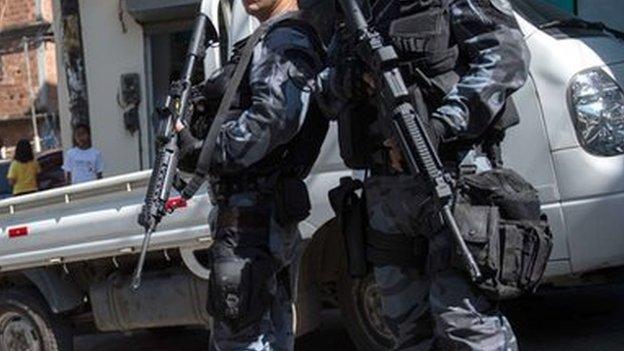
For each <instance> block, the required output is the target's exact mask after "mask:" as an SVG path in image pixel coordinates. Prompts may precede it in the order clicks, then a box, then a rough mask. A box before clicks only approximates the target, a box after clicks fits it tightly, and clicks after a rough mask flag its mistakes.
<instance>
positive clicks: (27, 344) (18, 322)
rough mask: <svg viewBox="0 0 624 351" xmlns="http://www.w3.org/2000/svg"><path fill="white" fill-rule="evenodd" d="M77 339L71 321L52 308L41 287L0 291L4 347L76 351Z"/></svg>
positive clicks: (0, 328) (0, 332)
mask: <svg viewBox="0 0 624 351" xmlns="http://www.w3.org/2000/svg"><path fill="white" fill-rule="evenodd" d="M73 342H74V341H73V335H72V330H71V328H70V326H69V324H68V323H66V322H65V321H64V320H63V319H62V318H61V317H59V316H56V315H54V314H53V313H52V311H50V308H49V307H48V305H47V303H46V302H45V301H44V300H43V298H42V297H41V295H40V294H39V292H38V291H36V290H34V289H29V288H13V289H8V290H5V291H2V292H0V350H7V351H72V350H73Z"/></svg>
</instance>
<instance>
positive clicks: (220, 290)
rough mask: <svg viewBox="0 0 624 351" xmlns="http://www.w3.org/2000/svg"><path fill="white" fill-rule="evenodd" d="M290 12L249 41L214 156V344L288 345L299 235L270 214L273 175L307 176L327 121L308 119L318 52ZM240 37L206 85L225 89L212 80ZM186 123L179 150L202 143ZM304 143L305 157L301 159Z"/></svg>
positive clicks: (292, 223)
mask: <svg viewBox="0 0 624 351" xmlns="http://www.w3.org/2000/svg"><path fill="white" fill-rule="evenodd" d="M293 18H294V16H293V14H292V13H286V14H283V15H280V16H278V17H274V18H272V19H270V20H268V21H267V22H265V23H264V24H263V25H265V26H266V27H267V28H269V29H267V31H266V34H264V35H263V37H262V39H261V40H260V41H259V42H258V43H257V44H255V46H254V48H253V55H252V59H251V63H250V65H249V67H248V68H247V72H246V75H245V78H244V79H243V81H242V83H241V85H240V87H239V89H238V96H237V97H236V98H235V101H234V102H233V106H232V108H231V109H230V111H229V114H228V115H229V116H230V118H228V120H227V121H226V122H225V123H224V124H223V125H222V126H221V129H220V132H219V137H218V140H217V144H216V147H215V151H214V154H213V155H212V159H211V183H212V185H213V189H214V190H215V192H216V195H217V196H216V199H217V206H216V207H215V209H214V210H213V212H212V213H211V217H210V223H211V228H213V237H214V240H215V242H214V244H213V246H212V248H211V250H210V257H211V268H212V269H211V278H210V282H209V283H210V286H211V290H210V292H209V293H210V298H209V303H208V304H209V306H208V308H209V311H210V312H211V313H212V315H213V317H214V324H213V328H212V334H211V341H210V349H211V350H213V351H217V350H222V351H229V350H254V351H262V350H292V349H293V348H294V330H293V311H292V309H293V301H294V298H295V296H294V295H295V287H296V281H297V272H298V263H299V258H300V256H301V252H300V251H301V246H300V243H301V237H300V233H299V231H298V229H297V225H298V222H297V221H296V220H286V221H284V220H280V221H278V220H276V201H277V200H276V199H277V198H278V197H279V194H278V193H279V190H277V189H276V186H277V185H276V184H277V179H280V177H282V175H284V174H286V175H285V176H287V177H290V178H295V179H297V180H301V179H303V178H305V176H306V175H307V172H309V168H311V166H312V162H314V158H315V157H316V156H317V155H318V149H320V146H321V144H322V141H323V139H324V137H325V132H326V130H327V129H326V124H327V121H324V122H325V128H324V129H323V128H322V127H321V128H317V129H315V130H310V128H309V127H310V123H312V122H310V120H311V118H313V117H311V116H310V114H309V113H308V111H309V109H310V108H312V106H313V103H312V102H313V100H312V98H311V94H312V93H313V91H312V89H311V88H310V87H311V84H310V83H311V81H312V80H313V79H314V77H315V75H316V74H317V73H318V71H319V70H320V68H321V65H322V54H323V52H322V50H319V44H318V42H319V40H318V38H316V37H313V35H314V33H313V32H311V31H310V30H308V29H307V28H306V27H305V26H303V27H302V26H301V25H299V24H297V23H294V22H293V21H292V19H293ZM287 19H288V21H287ZM293 23H294V24H293ZM243 45H244V43H243V44H239V45H237V50H239V51H238V52H236V53H235V54H234V55H233V57H234V58H233V62H230V63H228V64H227V65H226V66H225V68H224V69H223V70H222V71H221V72H218V73H217V74H215V75H214V76H213V77H211V78H210V79H209V80H208V82H206V83H205V86H206V89H207V91H208V90H211V91H220V92H221V94H222V92H223V90H224V89H222V88H223V87H219V89H214V86H213V85H214V84H217V85H218V84H223V82H224V81H225V82H226V84H227V78H228V77H225V78H224V76H225V75H228V74H231V72H232V71H233V70H232V69H229V70H228V69H227V68H228V67H229V68H232V66H235V64H236V62H237V60H238V59H239V57H240V50H241V48H242V46H243ZM228 72H229V73H228ZM219 82H220V83H219ZM208 87H210V88H208ZM207 94H208V93H207ZM209 98H212V97H209ZM217 100H218V99H217ZM188 129H189V128H186V129H184V130H182V132H181V134H180V135H181V140H182V148H183V150H185V152H191V151H192V150H193V149H199V148H201V145H202V141H200V140H197V139H194V137H193V136H192V135H191V132H190V131H188ZM301 139H304V140H305V142H304V143H302V141H301ZM302 144H305V145H304V146H305V147H303V148H302V147H301V146H302ZM302 152H303V153H305V154H306V155H308V156H309V157H308V158H307V159H306V158H305V157H304V158H301V157H300V156H301V153H302ZM278 222H279V223H278ZM215 287H216V288H215ZM223 311H226V312H223ZM216 312H218V313H216ZM222 312H223V313H222ZM219 313H221V315H220V316H219V315H218V314H219ZM228 313H231V314H228ZM232 316H234V317H232Z"/></svg>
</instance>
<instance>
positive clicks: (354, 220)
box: [328, 177, 368, 278]
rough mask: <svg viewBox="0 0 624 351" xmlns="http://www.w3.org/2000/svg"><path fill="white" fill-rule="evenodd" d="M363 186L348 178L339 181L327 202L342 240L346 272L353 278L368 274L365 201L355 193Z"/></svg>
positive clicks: (330, 192)
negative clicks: (331, 209)
mask: <svg viewBox="0 0 624 351" xmlns="http://www.w3.org/2000/svg"><path fill="white" fill-rule="evenodd" d="M362 187H363V184H362V182H361V181H359V180H355V179H352V178H349V177H344V178H341V179H340V186H338V187H337V188H334V189H332V190H330V191H329V195H328V196H329V202H330V204H331V206H332V208H333V210H334V212H335V213H336V217H337V218H338V222H339V224H340V229H341V233H342V235H343V238H344V243H345V249H346V254H347V270H348V272H349V275H351V276H352V277H354V278H363V277H365V276H366V274H367V273H368V264H367V261H366V229H365V228H366V225H367V222H368V221H367V216H366V200H365V199H364V196H362V197H360V196H358V194H357V191H358V190H360V189H362Z"/></svg>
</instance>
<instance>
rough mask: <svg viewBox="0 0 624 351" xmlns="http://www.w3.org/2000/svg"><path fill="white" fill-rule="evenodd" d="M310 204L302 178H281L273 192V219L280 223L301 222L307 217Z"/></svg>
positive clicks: (310, 207)
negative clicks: (274, 192)
mask: <svg viewBox="0 0 624 351" xmlns="http://www.w3.org/2000/svg"><path fill="white" fill-rule="evenodd" d="M311 209H312V205H311V204H310V194H309V193H308V188H307V186H306V184H305V183H304V182H303V180H301V179H298V178H289V177H285V178H281V179H279V181H278V183H277V188H276V194H275V220H276V221H277V223H279V224H281V225H288V224H292V223H297V222H301V221H303V220H304V219H306V218H308V216H309V215H310V210H311Z"/></svg>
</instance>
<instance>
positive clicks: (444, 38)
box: [377, 0, 519, 131]
mask: <svg viewBox="0 0 624 351" xmlns="http://www.w3.org/2000/svg"><path fill="white" fill-rule="evenodd" d="M451 2H452V0H412V1H409V2H407V1H406V2H403V1H397V3H396V6H395V8H394V10H390V11H386V12H385V13H384V14H382V15H381V16H380V18H379V19H378V20H377V22H378V23H379V26H380V28H383V27H385V28H384V29H386V30H383V32H385V33H387V36H388V38H387V39H389V40H390V41H391V42H392V44H393V46H394V47H395V49H396V51H397V54H398V55H399V60H400V64H399V67H400V68H401V71H402V73H403V77H404V78H405V79H406V83H407V84H408V85H411V84H418V86H419V87H420V88H421V89H422V90H423V94H424V95H425V100H426V102H427V105H428V106H427V107H428V109H429V111H433V110H435V109H436V108H437V107H439V105H440V104H441V102H442V100H443V99H444V97H445V96H446V95H447V94H448V93H449V92H450V91H451V90H452V89H453V87H455V85H456V84H457V82H458V81H459V79H460V76H461V75H462V74H463V73H464V72H466V71H467V70H468V65H467V63H465V62H464V58H463V57H462V56H461V55H460V51H459V48H458V46H457V43H456V42H455V40H454V38H453V36H452V33H451V22H450V21H451V17H450V16H451V14H450V4H451ZM390 16H396V17H392V18H394V19H391V18H389V17H390ZM518 123H519V119H518V116H517V115H515V114H504V113H503V112H502V111H501V113H500V114H499V116H497V119H496V121H495V123H494V124H493V125H492V127H493V128H495V129H497V130H500V131H503V130H505V129H506V128H508V127H510V126H513V125H516V124H518Z"/></svg>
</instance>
